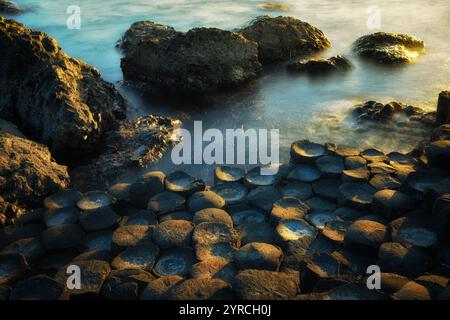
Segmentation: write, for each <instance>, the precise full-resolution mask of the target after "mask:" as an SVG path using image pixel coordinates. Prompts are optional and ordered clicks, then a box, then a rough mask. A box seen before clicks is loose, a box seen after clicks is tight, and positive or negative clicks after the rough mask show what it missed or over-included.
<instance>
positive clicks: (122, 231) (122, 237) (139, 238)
mask: <svg viewBox="0 0 450 320" xmlns="http://www.w3.org/2000/svg"><path fill="white" fill-rule="evenodd" d="M151 239H152V229H151V228H150V227H149V226H133V225H130V226H123V227H120V228H118V229H117V230H116V231H114V233H113V236H112V245H113V249H115V250H117V251H121V250H123V249H125V248H126V247H129V246H136V245H138V244H143V243H146V242H149V241H151Z"/></svg>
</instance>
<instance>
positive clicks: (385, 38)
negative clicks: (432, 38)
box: [353, 32, 425, 64]
mask: <svg viewBox="0 0 450 320" xmlns="http://www.w3.org/2000/svg"><path fill="white" fill-rule="evenodd" d="M353 46H354V50H355V51H356V53H357V54H359V55H360V56H362V57H367V58H370V59H372V60H375V61H377V62H381V63H384V64H401V63H408V62H413V61H414V60H415V59H416V58H417V57H418V56H419V54H420V53H421V52H423V50H424V48H425V45H424V43H423V41H422V40H419V39H417V38H415V37H413V36H409V35H406V34H395V33H385V32H377V33H373V34H370V35H366V36H363V37H361V38H359V39H358V40H357V41H356V42H355V43H354V45H353Z"/></svg>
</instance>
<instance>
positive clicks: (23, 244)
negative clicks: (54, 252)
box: [2, 238, 45, 262]
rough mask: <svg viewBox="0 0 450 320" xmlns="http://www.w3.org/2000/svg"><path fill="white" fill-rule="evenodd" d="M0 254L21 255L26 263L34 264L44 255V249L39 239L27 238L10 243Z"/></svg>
mask: <svg viewBox="0 0 450 320" xmlns="http://www.w3.org/2000/svg"><path fill="white" fill-rule="evenodd" d="M2 252H3V253H17V254H21V255H23V256H24V257H25V258H26V259H27V261H30V262H35V261H36V260H37V259H39V258H40V257H41V256H42V255H43V254H44V253H45V249H44V246H43V244H42V242H41V240H40V239H39V238H27V239H20V240H17V241H15V242H13V243H11V244H10V245H8V246H7V247H5V248H4V249H3V251H2Z"/></svg>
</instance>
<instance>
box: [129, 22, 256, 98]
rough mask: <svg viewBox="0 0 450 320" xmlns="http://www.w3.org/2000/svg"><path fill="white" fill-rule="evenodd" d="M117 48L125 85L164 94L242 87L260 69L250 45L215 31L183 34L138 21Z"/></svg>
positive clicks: (225, 33) (200, 30) (230, 35)
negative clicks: (121, 55)
mask: <svg viewBox="0 0 450 320" xmlns="http://www.w3.org/2000/svg"><path fill="white" fill-rule="evenodd" d="M121 47H122V49H123V51H124V54H125V57H124V58H123V59H122V63H121V66H122V71H123V74H124V78H125V80H131V81H135V82H139V83H144V84H147V85H149V86H150V87H156V88H160V89H167V90H170V91H183V92H205V91H215V90H217V89H221V88H224V87H231V86H235V85H238V84H241V83H244V82H247V81H249V80H250V79H252V78H254V77H255V76H256V75H257V74H258V72H259V71H260V70H261V64H260V63H259V61H258V48H257V44H256V43H255V42H253V41H249V40H247V39H245V38H244V37H243V36H242V35H241V34H239V33H235V32H230V31H224V30H220V29H216V28H195V29H191V30H189V31H188V32H186V33H184V32H177V31H175V30H174V29H173V28H171V27H168V26H164V25H160V24H156V23H153V22H150V21H141V22H136V23H134V24H133V25H132V26H131V28H130V29H129V30H128V31H127V32H126V33H125V35H124V37H123V40H122V42H121Z"/></svg>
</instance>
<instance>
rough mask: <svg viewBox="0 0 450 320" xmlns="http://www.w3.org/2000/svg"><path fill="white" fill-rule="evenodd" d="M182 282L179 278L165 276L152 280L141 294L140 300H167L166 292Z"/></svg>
mask: <svg viewBox="0 0 450 320" xmlns="http://www.w3.org/2000/svg"><path fill="white" fill-rule="evenodd" d="M181 281H183V278H182V277H180V276H167V277H161V278H158V279H156V280H153V281H152V282H150V283H149V284H148V286H147V287H146V288H145V289H144V291H143V292H142V294H141V297H140V299H141V300H162V299H167V293H168V291H169V290H170V289H171V288H172V287H173V286H175V285H176V284H177V283H179V282H181Z"/></svg>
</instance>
